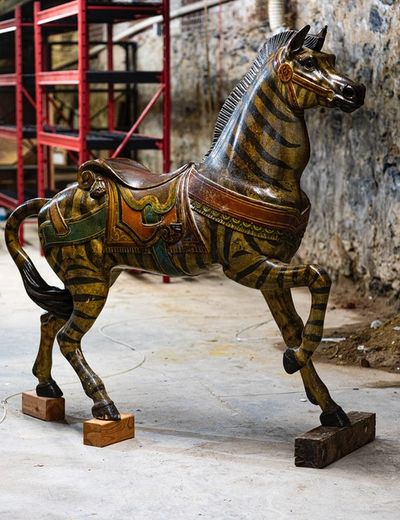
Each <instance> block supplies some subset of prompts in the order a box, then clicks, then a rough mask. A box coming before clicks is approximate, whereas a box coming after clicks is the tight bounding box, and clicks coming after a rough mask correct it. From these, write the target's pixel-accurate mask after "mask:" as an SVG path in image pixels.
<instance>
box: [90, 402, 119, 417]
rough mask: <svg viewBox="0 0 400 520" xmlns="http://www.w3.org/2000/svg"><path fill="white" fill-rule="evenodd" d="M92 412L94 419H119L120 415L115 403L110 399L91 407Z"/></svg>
mask: <svg viewBox="0 0 400 520" xmlns="http://www.w3.org/2000/svg"><path fill="white" fill-rule="evenodd" d="M92 414H93V417H94V418H95V419H101V420H102V421H120V420H121V416H120V414H119V411H118V410H117V407H116V406H115V404H114V403H113V402H112V401H111V402H110V403H105V402H104V401H101V402H100V403H97V404H95V405H94V406H93V408H92Z"/></svg>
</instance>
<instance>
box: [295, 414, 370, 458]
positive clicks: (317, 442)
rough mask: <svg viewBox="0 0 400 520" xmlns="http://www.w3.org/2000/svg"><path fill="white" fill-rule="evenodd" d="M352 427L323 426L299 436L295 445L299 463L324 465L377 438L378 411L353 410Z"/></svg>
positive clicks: (350, 415)
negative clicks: (376, 413)
mask: <svg viewBox="0 0 400 520" xmlns="http://www.w3.org/2000/svg"><path fill="white" fill-rule="evenodd" d="M348 417H349V419H350V422H351V426H348V427H346V428H338V427H334V426H319V427H318V428H314V429H313V430H311V431H309V432H307V433H305V434H304V435H302V436H301V437H297V438H296V440H295V444H294V456H295V465H296V466H300V467H303V468H324V467H325V466H328V464H331V463H332V462H334V461H335V460H339V459H341V458H342V457H344V456H346V455H348V454H349V453H351V452H352V451H354V450H357V449H358V448H361V446H364V445H365V444H368V443H369V442H371V441H373V440H374V439H375V424H376V416H375V414H374V413H367V412H349V413H348Z"/></svg>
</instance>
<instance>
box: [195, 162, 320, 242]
mask: <svg viewBox="0 0 400 520" xmlns="http://www.w3.org/2000/svg"><path fill="white" fill-rule="evenodd" d="M189 196H190V198H191V200H192V208H193V210H194V211H197V212H198V213H201V214H203V215H205V216H207V217H209V218H211V219H212V220H216V221H218V222H220V223H222V224H224V225H225V226H227V227H231V228H233V229H236V230H239V231H243V232H246V233H248V234H250V235H254V236H259V237H261V238H264V237H265V238H270V237H271V235H273V234H274V232H275V234H276V233H277V234H278V235H279V234H281V233H284V234H288V235H292V236H293V235H296V236H302V235H303V234H304V231H305V229H306V226H307V223H308V217H309V214H310V205H309V204H308V205H307V207H306V208H305V209H304V210H303V211H300V210H298V209H297V208H294V207H291V206H278V205H276V204H271V203H268V202H264V201H261V200H256V199H252V198H250V197H247V196H246V195H242V194H240V193H237V192H234V191H232V190H229V189H228V188H225V187H224V186H221V185H220V184H217V183H215V182H214V181H212V180H210V179H208V178H206V177H204V176H203V175H201V174H200V173H199V172H197V171H196V170H195V169H193V170H192V172H191V174H190V179H189Z"/></svg>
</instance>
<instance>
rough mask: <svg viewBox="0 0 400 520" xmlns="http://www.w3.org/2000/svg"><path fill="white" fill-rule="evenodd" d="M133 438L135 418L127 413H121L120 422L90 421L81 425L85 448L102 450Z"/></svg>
mask: <svg viewBox="0 0 400 520" xmlns="http://www.w3.org/2000/svg"><path fill="white" fill-rule="evenodd" d="M134 437H135V417H134V416H133V415H131V414H128V413H122V414H121V420H120V421H101V420H100V419H91V420H90V421H85V422H84V423H83V444H86V445H87V446H97V447H98V448H103V447H104V446H109V445H110V444H114V443H115V442H121V441H126V440H127V439H133V438H134Z"/></svg>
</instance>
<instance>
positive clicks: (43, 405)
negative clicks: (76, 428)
mask: <svg viewBox="0 0 400 520" xmlns="http://www.w3.org/2000/svg"><path fill="white" fill-rule="evenodd" d="M22 413H24V414H26V415H30V416H32V417H36V419H42V421H63V420H64V418H65V400H64V398H63V397H38V396H37V395H36V392H23V394H22Z"/></svg>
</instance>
